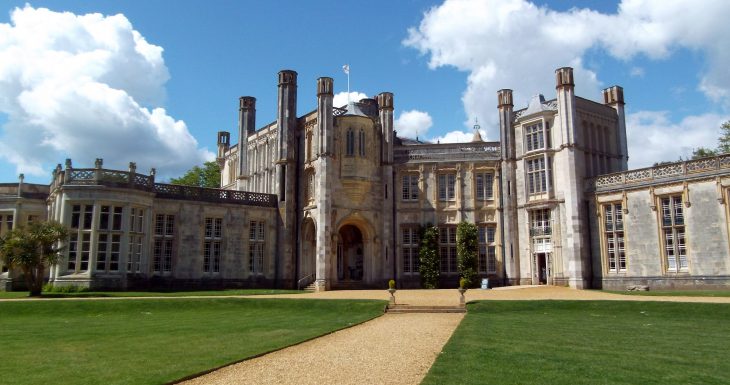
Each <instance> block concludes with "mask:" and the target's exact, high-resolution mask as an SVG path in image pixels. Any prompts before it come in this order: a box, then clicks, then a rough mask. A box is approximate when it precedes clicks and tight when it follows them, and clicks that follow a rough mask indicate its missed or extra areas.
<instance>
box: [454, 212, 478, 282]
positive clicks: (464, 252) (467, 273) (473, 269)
mask: <svg viewBox="0 0 730 385" xmlns="http://www.w3.org/2000/svg"><path fill="white" fill-rule="evenodd" d="M478 247H479V243H478V239H477V226H476V225H475V224H473V223H468V222H461V223H459V226H457V227H456V258H457V264H458V265H457V268H458V270H459V275H461V277H462V279H463V280H465V281H466V282H465V284H462V283H461V281H459V285H460V287H463V288H468V287H471V285H472V284H474V282H476V277H477V248H478Z"/></svg>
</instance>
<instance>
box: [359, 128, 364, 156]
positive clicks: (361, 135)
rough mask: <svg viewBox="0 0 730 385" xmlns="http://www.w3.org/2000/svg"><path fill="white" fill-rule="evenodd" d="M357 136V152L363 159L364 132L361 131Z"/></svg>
mask: <svg viewBox="0 0 730 385" xmlns="http://www.w3.org/2000/svg"><path fill="white" fill-rule="evenodd" d="M359 136H360V137H359V138H358V141H357V148H358V152H359V154H360V156H362V157H364V156H365V131H364V130H362V129H361V130H360V135H359Z"/></svg>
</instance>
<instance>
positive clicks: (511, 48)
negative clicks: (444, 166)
mask: <svg viewBox="0 0 730 385" xmlns="http://www.w3.org/2000/svg"><path fill="white" fill-rule="evenodd" d="M677 15H681V17H679V16H677ZM728 16H730V2H728V1H726V0H708V1H704V2H703V3H702V6H692V5H688V4H687V3H686V2H682V1H664V0H624V1H623V2H621V4H620V5H619V8H618V12H617V13H615V14H603V13H599V12H596V11H593V10H588V9H577V8H572V9H570V10H568V11H565V12H558V11H554V10H551V9H549V8H546V7H538V6H536V5H534V4H533V3H530V2H528V1H525V0H482V1H464V0H446V1H445V2H444V3H443V4H442V5H440V6H437V7H433V8H431V9H430V10H428V11H427V12H426V13H425V14H424V16H423V19H422V20H421V23H420V24H419V25H418V26H417V27H414V28H410V29H409V31H408V37H407V38H406V39H405V40H404V41H403V44H405V45H406V46H409V47H413V48H415V49H417V50H419V51H420V52H421V53H422V54H424V55H428V59H429V66H430V67H431V68H438V67H441V66H452V67H455V68H457V69H459V70H462V71H466V72H468V73H469V76H468V80H467V85H466V89H465V91H464V93H463V96H462V101H463V103H464V108H465V110H466V115H467V116H470V117H474V116H475V117H478V118H479V120H480V121H482V122H493V123H492V124H493V126H492V127H490V128H489V130H488V133H489V137H490V138H497V137H498V128H497V127H496V122H497V121H498V117H497V110H496V108H494V105H495V102H496V91H497V90H499V89H502V88H511V89H513V90H515V108H521V107H522V106H524V105H526V102H527V100H528V98H529V96H530V95H533V94H534V93H536V92H546V91H548V90H552V89H554V83H553V82H554V75H553V71H554V70H555V69H556V68H559V67H562V66H571V67H573V68H574V78H575V83H576V94H578V95H581V96H584V97H588V98H591V99H599V96H600V93H599V90H600V88H601V87H603V86H605V85H604V84H603V83H602V82H601V81H600V80H599V78H598V76H597V73H596V72H595V70H594V69H591V68H588V67H587V66H586V65H584V60H583V58H584V56H585V54H586V53H587V52H588V51H589V50H591V49H596V48H599V49H603V50H605V51H606V52H607V53H608V54H609V55H611V56H613V57H615V58H618V59H621V60H630V59H631V58H633V57H635V56H638V55H645V56H647V57H649V58H651V59H662V58H666V57H668V56H670V55H671V54H672V52H673V51H675V50H677V49H679V48H686V49H690V50H693V51H699V52H701V53H703V54H704V55H705V57H706V60H707V65H706V72H705V73H704V74H702V75H701V76H700V81H699V83H698V85H697V87H698V88H699V89H700V90H701V91H702V92H704V93H705V94H706V95H707V96H708V97H709V98H711V99H712V100H714V101H716V102H719V103H723V104H724V105H726V106H728V105H730V76H728V72H727V67H728V65H729V64H730V50H728V49H727V47H729V46H730V27H729V26H730V24H728V23H727V19H728ZM546 96H547V97H548V98H550V95H546ZM464 123H465V126H467V127H468V126H469V122H464Z"/></svg>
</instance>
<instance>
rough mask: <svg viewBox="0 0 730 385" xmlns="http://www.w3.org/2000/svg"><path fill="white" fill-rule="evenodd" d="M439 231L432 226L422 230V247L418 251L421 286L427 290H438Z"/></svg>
mask: <svg viewBox="0 0 730 385" xmlns="http://www.w3.org/2000/svg"><path fill="white" fill-rule="evenodd" d="M438 240H439V231H438V228H436V227H435V226H431V225H430V224H429V225H427V226H425V227H423V228H421V247H420V248H419V249H418V259H419V269H418V272H419V273H420V274H421V285H422V286H423V287H424V288H426V289H436V288H438V284H439V274H440V272H441V270H440V268H439V263H440V261H439V255H438Z"/></svg>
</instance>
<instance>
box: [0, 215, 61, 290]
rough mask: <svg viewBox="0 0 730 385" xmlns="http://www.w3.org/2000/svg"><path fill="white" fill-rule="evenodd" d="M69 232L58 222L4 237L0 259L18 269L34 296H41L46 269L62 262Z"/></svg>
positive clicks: (36, 226) (34, 224)
mask: <svg viewBox="0 0 730 385" xmlns="http://www.w3.org/2000/svg"><path fill="white" fill-rule="evenodd" d="M67 237H68V230H67V229H66V227H64V226H63V225H62V224H60V223H58V222H36V223H33V224H31V225H30V226H28V227H18V228H15V229H13V230H12V231H10V232H9V233H7V234H6V235H5V236H4V237H2V238H0V258H2V260H3V263H5V265H7V266H8V267H9V268H18V269H20V270H21V271H22V272H23V279H24V280H25V284H26V286H28V290H29V291H30V295H31V296H39V295H41V290H42V289H43V279H44V277H45V269H46V266H49V265H53V264H56V263H58V259H59V258H60V254H59V252H60V251H61V250H62V248H63V243H64V241H65V240H66V238H67Z"/></svg>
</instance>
